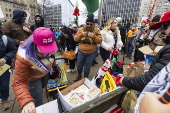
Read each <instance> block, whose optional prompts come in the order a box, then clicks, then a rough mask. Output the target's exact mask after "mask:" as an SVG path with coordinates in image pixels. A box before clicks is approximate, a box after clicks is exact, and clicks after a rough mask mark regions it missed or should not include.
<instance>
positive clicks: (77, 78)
mask: <svg viewBox="0 0 170 113" xmlns="http://www.w3.org/2000/svg"><path fill="white" fill-rule="evenodd" d="M81 77H82V76H79V75H77V76H76V78H75V79H74V82H76V81H79V80H80V79H81Z"/></svg>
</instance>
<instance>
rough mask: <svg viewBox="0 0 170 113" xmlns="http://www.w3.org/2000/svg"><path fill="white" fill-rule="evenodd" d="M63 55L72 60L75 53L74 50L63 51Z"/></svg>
mask: <svg viewBox="0 0 170 113" xmlns="http://www.w3.org/2000/svg"><path fill="white" fill-rule="evenodd" d="M63 56H64V57H65V58H67V59H69V60H73V59H75V58H76V53H75V51H64V52H63Z"/></svg>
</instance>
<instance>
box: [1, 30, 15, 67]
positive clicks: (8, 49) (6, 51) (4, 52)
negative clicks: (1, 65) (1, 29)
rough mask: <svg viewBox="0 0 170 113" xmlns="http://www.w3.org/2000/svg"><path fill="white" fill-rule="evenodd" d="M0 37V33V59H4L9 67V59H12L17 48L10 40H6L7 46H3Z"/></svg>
mask: <svg viewBox="0 0 170 113" xmlns="http://www.w3.org/2000/svg"><path fill="white" fill-rule="evenodd" d="M2 36H3V34H2V33H0V59H1V58H4V59H5V60H6V61H7V62H6V63H7V64H9V65H10V63H11V59H12V58H14V56H15V54H16V52H17V48H16V46H15V44H14V42H13V41H12V40H11V39H10V38H8V40H7V46H5V44H4V42H3V39H2Z"/></svg>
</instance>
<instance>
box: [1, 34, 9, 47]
mask: <svg viewBox="0 0 170 113" xmlns="http://www.w3.org/2000/svg"><path fill="white" fill-rule="evenodd" d="M2 40H3V42H4V45H5V47H7V43H8V42H7V41H8V39H7V36H5V35H3V36H2Z"/></svg>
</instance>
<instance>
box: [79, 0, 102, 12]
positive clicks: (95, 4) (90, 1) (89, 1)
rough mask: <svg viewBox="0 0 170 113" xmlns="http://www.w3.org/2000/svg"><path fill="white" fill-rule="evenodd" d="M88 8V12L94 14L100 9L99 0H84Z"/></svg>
mask: <svg viewBox="0 0 170 113" xmlns="http://www.w3.org/2000/svg"><path fill="white" fill-rule="evenodd" d="M82 2H83V3H84V4H85V6H86V8H87V12H88V14H93V13H94V12H95V11H96V10H98V9H99V0H82Z"/></svg>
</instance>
